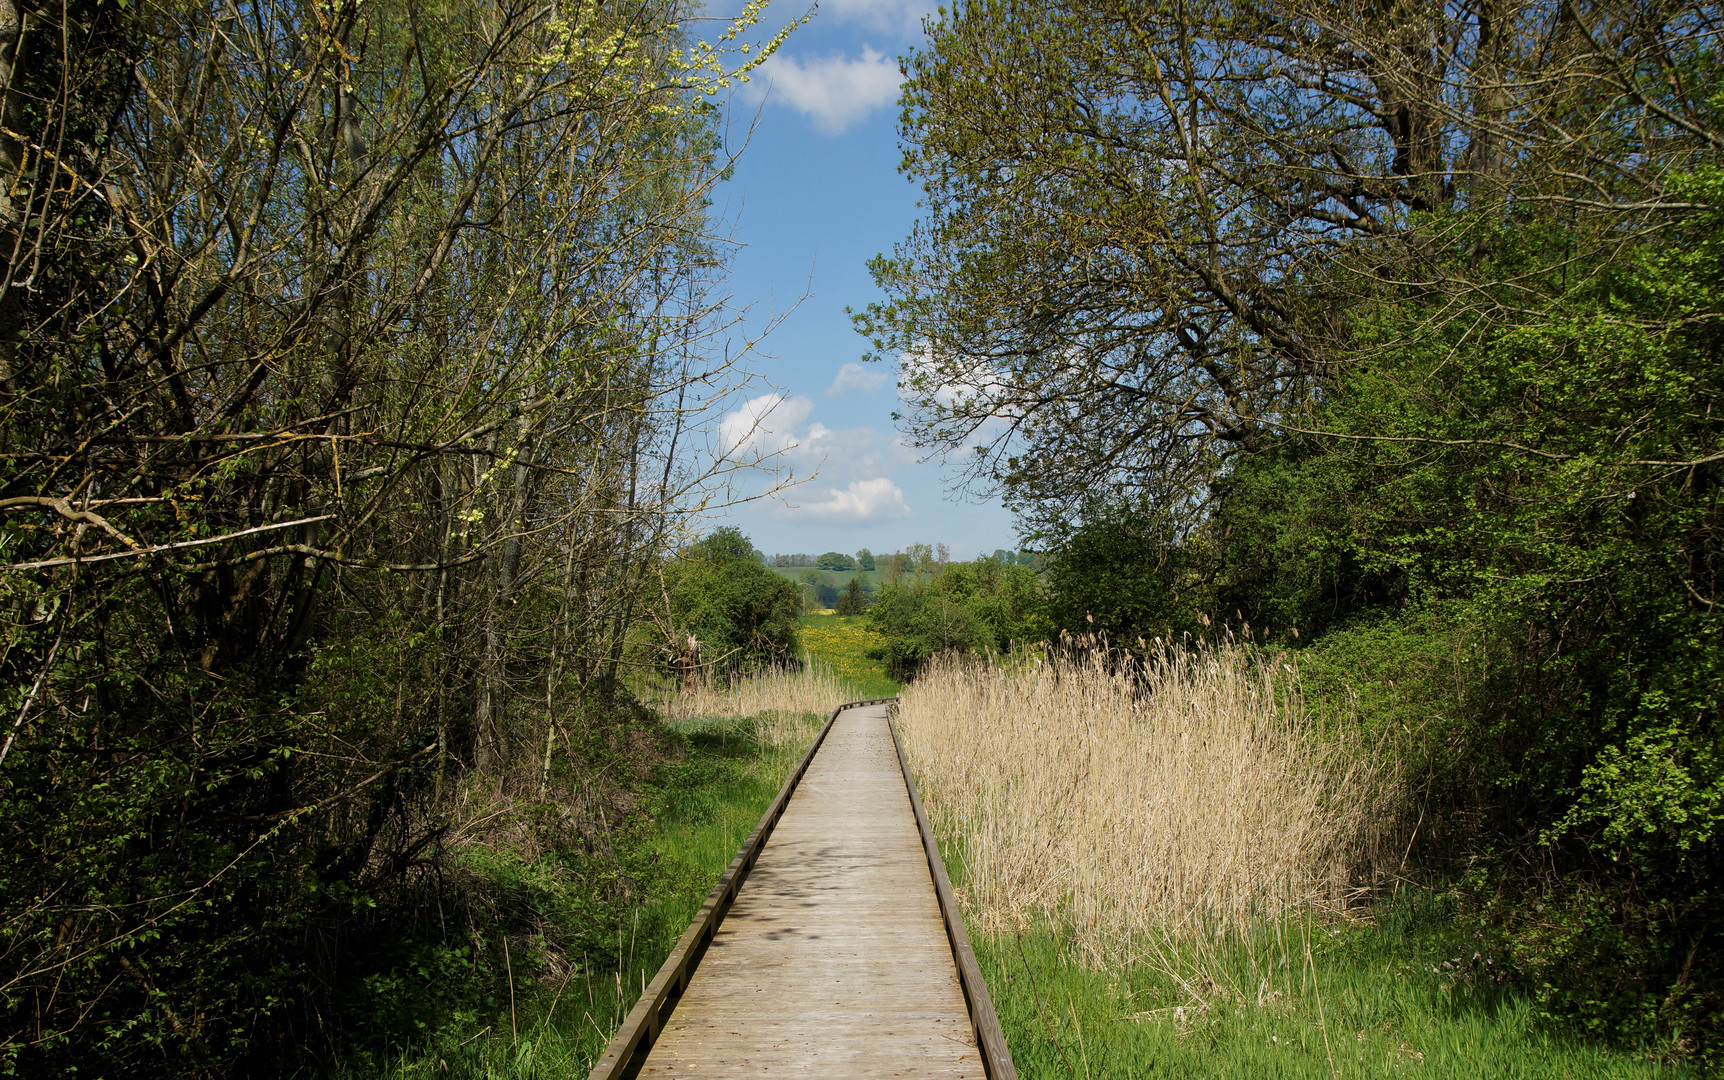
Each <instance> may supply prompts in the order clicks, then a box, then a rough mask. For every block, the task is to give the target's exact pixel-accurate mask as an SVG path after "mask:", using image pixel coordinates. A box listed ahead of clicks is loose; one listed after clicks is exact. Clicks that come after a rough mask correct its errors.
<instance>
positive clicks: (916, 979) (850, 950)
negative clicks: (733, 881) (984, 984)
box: [640, 707, 988, 1080]
mask: <svg viewBox="0 0 1724 1080" xmlns="http://www.w3.org/2000/svg"><path fill="white" fill-rule="evenodd" d="M785 1074H791V1075H820V1076H834V1077H859V1078H860V1077H954V1078H962V1080H984V1078H985V1077H986V1076H987V1075H988V1074H987V1070H986V1067H985V1066H984V1065H983V1063H982V1060H981V1056H980V1050H979V1049H978V1046H977V1042H976V1035H975V1024H974V1022H973V1020H972V1018H971V1015H970V1007H969V1004H968V1003H967V1001H966V998H965V993H964V986H963V984H962V983H961V982H960V980H959V977H958V970H957V965H956V964H955V963H954V960H953V951H952V945H951V940H950V937H949V933H948V931H947V929H946V926H945V923H944V920H943V916H942V912H941V907H940V898H939V896H938V894H937V892H936V889H935V886H934V880H933V876H932V875H931V874H930V872H929V863H928V855H927V849H926V847H925V845H924V842H923V839H922V835H921V833H920V831H919V829H918V826H917V824H916V816H915V812H914V808H913V807H912V805H911V801H910V792H909V788H908V786H907V784H906V783H905V779H904V771H903V763H902V759H901V758H900V756H899V753H898V751H897V747H896V745H895V740H894V738H893V735H892V730H891V727H890V722H889V720H888V718H887V715H886V710H885V709H883V708H878V707H875V708H853V709H847V710H845V711H844V712H843V713H841V714H840V715H839V716H838V717H837V718H836V719H835V720H834V721H833V722H832V723H831V724H830V726H829V728H828V734H827V735H826V737H825V739H824V741H823V742H822V744H821V748H820V752H819V754H818V755H816V756H815V758H814V759H813V761H812V762H810V764H809V765H808V767H807V770H806V771H805V773H804V774H803V776H802V779H801V781H800V783H799V784H798V785H797V787H796V790H795V793H794V795H793V796H792V797H791V798H790V800H789V802H788V805H787V806H786V807H785V809H784V811H783V814H782V815H781V816H780V818H779V819H778V822H777V824H776V825H775V826H774V828H773V830H772V833H771V837H770V839H769V840H768V841H767V842H766V844H765V846H764V848H763V849H762V851H761V853H760V856H759V858H758V859H757V860H756V862H755V865H754V869H753V871H752V872H751V873H750V875H749V878H748V886H747V888H746V889H743V890H742V891H741V892H740V893H739V895H738V896H737V898H736V901H735V903H734V904H733V905H732V906H731V908H730V912H729V914H728V916H726V918H725V919H724V921H723V924H722V925H721V926H720V927H719V929H718V931H717V933H716V934H715V935H714V936H713V938H712V942H711V945H710V946H709V947H708V949H707V951H706V955H705V958H704V959H703V960H702V962H701V967H700V972H699V975H698V976H697V977H696V978H694V979H693V980H691V981H690V983H689V985H688V988H687V990H686V991H684V993H683V995H682V998H681V1001H680V1002H679V1003H678V1005H677V1007H676V1011H675V1012H674V1013H672V1014H671V1015H670V1017H669V1019H668V1021H666V1023H665V1025H664V1030H663V1031H662V1032H661V1033H660V1034H659V1036H658V1038H657V1040H656V1042H655V1043H654V1044H653V1046H652V1050H651V1053H650V1054H649V1055H648V1056H647V1058H646V1061H645V1062H644V1064H643V1066H642V1067H641V1071H640V1075H641V1076H642V1077H650V1078H669V1077H684V1078H687V1077H743V1076H750V1077H752V1076H760V1075H768V1076H773V1075H785Z"/></svg>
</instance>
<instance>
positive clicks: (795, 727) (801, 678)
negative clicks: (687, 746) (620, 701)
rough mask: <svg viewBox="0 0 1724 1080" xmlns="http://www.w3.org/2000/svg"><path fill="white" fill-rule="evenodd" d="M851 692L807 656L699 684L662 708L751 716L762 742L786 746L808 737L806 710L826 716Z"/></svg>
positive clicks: (706, 715) (683, 715)
mask: <svg viewBox="0 0 1724 1080" xmlns="http://www.w3.org/2000/svg"><path fill="white" fill-rule="evenodd" d="M853 696H854V695H853V693H852V692H851V688H850V687H849V685H848V684H846V683H845V682H844V680H843V679H841V678H839V677H838V675H837V674H835V673H834V672H833V671H832V669H831V668H830V667H828V666H827V665H825V664H822V663H819V662H817V661H814V660H812V659H805V660H804V662H803V664H802V666H801V668H800V669H794V670H786V669H779V668H775V669H772V670H769V671H763V672H758V673H754V674H749V675H743V676H740V677H735V678H730V679H726V680H722V681H719V680H714V681H712V682H709V683H697V684H696V685H695V686H694V687H692V688H690V689H688V690H685V691H684V692H682V693H680V694H677V695H675V696H674V697H672V698H671V699H670V700H668V701H666V702H665V703H664V704H663V706H662V710H663V712H664V714H665V716H666V717H668V718H669V719H672V720H692V719H728V718H736V719H748V718H754V719H755V721H756V726H755V733H756V736H757V737H758V738H759V739H760V741H761V743H762V744H763V745H767V746H787V745H790V744H792V743H797V742H801V741H802V740H804V739H805V738H806V737H807V730H806V724H805V721H806V718H807V717H808V715H809V714H815V715H819V716H825V715H826V714H827V713H830V712H831V711H832V709H833V707H834V706H836V705H838V704H840V703H842V702H844V701H846V700H848V699H849V698H851V697H853Z"/></svg>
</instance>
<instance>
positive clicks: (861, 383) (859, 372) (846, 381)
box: [826, 364, 886, 394]
mask: <svg viewBox="0 0 1724 1080" xmlns="http://www.w3.org/2000/svg"><path fill="white" fill-rule="evenodd" d="M884 385H886V373H885V372H884V371H871V370H869V369H868V368H865V367H863V366H862V365H861V364H845V365H844V366H843V367H841V368H839V369H838V377H837V378H836V379H833V380H832V385H831V386H829V387H827V388H826V392H827V394H843V393H848V392H849V391H851V390H861V391H863V392H864V393H869V394H872V393H874V392H875V391H877V390H879V389H880V388H881V387H882V386H884Z"/></svg>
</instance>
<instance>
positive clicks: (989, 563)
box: [868, 558, 1043, 681]
mask: <svg viewBox="0 0 1724 1080" xmlns="http://www.w3.org/2000/svg"><path fill="white" fill-rule="evenodd" d="M1040 600H1041V588H1040V585H1039V583H1038V582H1037V580H1036V575H1035V571H1033V570H1031V569H1030V568H1028V567H1025V566H1018V565H1015V564H1012V563H1006V562H1001V561H999V560H997V559H992V558H982V559H977V560H975V561H974V562H948V563H945V564H942V565H940V566H938V567H936V568H935V569H934V570H933V571H932V572H931V573H928V574H923V575H917V576H915V577H899V578H897V579H895V580H888V581H886V582H885V583H884V584H882V585H881V587H880V590H879V593H878V595H877V597H876V599H875V601H874V605H873V607H871V608H870V609H869V612H868V615H869V620H870V621H869V625H870V627H871V628H872V629H873V630H874V632H875V633H877V634H879V635H881V636H882V637H883V638H885V644H884V645H881V646H879V647H878V648H877V649H875V650H873V651H872V652H871V653H870V655H871V656H874V657H875V658H876V659H880V660H884V661H885V663H886V674H887V675H888V676H889V677H890V678H893V679H897V680H900V681H902V680H905V679H909V678H913V677H914V676H915V674H916V672H917V670H918V669H920V668H921V666H922V665H923V664H925V663H926V662H927V661H928V660H930V659H932V658H933V657H935V656H938V655H940V654H941V653H944V652H954V651H957V652H987V651H989V650H992V651H996V652H998V651H1004V650H1008V649H1010V648H1012V646H1013V645H1014V644H1025V643H1028V642H1032V641H1036V640H1039V639H1040V637H1041V635H1042V630H1043V626H1042V623H1041V622H1040V619H1039V617H1040V615H1041V605H1040Z"/></svg>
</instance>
